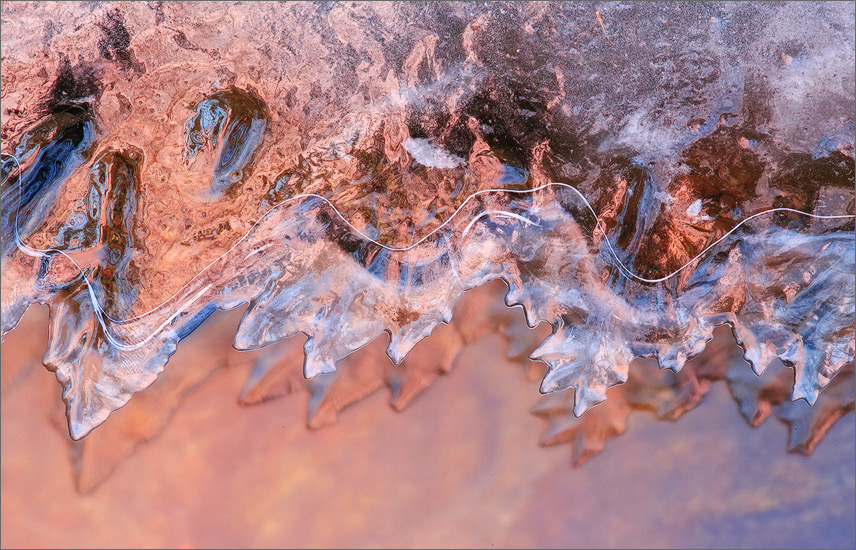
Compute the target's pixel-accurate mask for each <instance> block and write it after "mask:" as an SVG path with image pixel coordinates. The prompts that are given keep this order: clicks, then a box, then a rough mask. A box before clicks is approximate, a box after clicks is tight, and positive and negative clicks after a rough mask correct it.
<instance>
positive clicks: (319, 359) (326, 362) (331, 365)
mask: <svg viewBox="0 0 856 550" xmlns="http://www.w3.org/2000/svg"><path fill="white" fill-rule="evenodd" d="M315 346H316V344H315V341H314V337H312V336H310V337H309V338H308V339H307V340H306V343H305V344H304V345H303V350H304V352H305V353H306V358H305V359H304V361H303V375H304V376H305V377H306V378H308V379H312V378H315V377H316V376H318V375H319V374H328V373H331V372H335V371H336V362H335V361H333V360H332V359H331V358H330V357H329V356H326V355H321V354H320V353H319V352H318V351H317V350H316V349H315Z"/></svg>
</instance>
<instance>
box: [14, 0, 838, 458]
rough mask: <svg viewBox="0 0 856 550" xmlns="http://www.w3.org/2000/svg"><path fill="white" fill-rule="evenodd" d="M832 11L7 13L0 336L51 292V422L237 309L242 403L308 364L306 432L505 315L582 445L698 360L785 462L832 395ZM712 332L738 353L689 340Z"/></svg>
mask: <svg viewBox="0 0 856 550" xmlns="http://www.w3.org/2000/svg"><path fill="white" fill-rule="evenodd" d="M595 9H597V13H595ZM853 17H854V12H853V5H852V4H848V3H844V4H835V3H832V4H806V3H786V4H783V5H778V4H771V3H764V4H752V3H745V4H727V5H726V4H703V3H693V4H664V5H660V4H640V3H633V4H627V5H625V4H610V5H604V6H603V7H602V9H601V6H599V5H598V6H595V5H593V4H574V3H557V4H553V3H546V4H545V3H537V4H535V3H520V4H503V3H491V4H478V3H452V4H438V3H415V2H414V3H402V4H385V3H382V4H328V3H290V4H284V5H280V4H272V3H263V4H250V5H235V6H231V5H229V6H227V5H225V4H220V5H215V6H213V7H211V8H210V9H209V8H208V7H203V6H202V5H199V4H195V3H181V4H179V3H160V2H154V3H146V4H142V3H136V4H115V5H114V4H109V3H107V4H87V3H60V4H43V5H42V4H39V5H32V4H3V8H2V18H3V19H2V22H3V39H2V55H3V59H2V61H3V68H4V70H3V75H2V102H3V107H2V150H3V152H4V156H3V159H2V161H3V164H2V172H3V188H2V193H3V197H2V198H3V210H2V220H0V221H1V222H2V227H1V229H2V239H3V240H2V282H3V291H2V331H3V333H6V332H8V331H9V330H11V329H13V328H14V327H15V325H16V324H17V323H18V320H19V319H20V318H21V316H22V315H23V314H24V312H25V311H26V309H27V308H28V307H29V306H30V305H31V304H35V303H38V304H46V305H48V306H49V307H50V311H51V313H50V338H49V341H48V344H47V351H46V353H45V356H44V360H43V363H44V365H45V366H46V367H47V368H48V369H49V370H51V371H52V372H55V373H56V376H57V379H58V380H59V381H60V383H61V384H62V386H63V400H64V401H65V404H66V410H67V416H68V422H69V430H70V433H71V435H72V437H73V438H75V439H78V438H82V437H84V436H86V435H87V434H88V433H89V432H90V431H92V430H93V429H94V428H95V427H97V426H98V425H99V424H101V423H103V422H104V421H105V420H106V419H107V417H108V415H109V414H110V413H111V412H112V411H115V410H116V409H118V408H120V407H122V406H123V405H125V404H126V403H127V402H128V400H129V399H131V396H132V394H134V393H136V392H139V391H141V390H144V389H145V388H147V387H148V386H149V385H151V384H152V383H153V382H154V381H155V379H156V378H157V376H158V374H160V373H161V372H162V371H163V370H164V368H166V369H170V368H171V365H168V364H167V360H168V358H169V357H170V356H171V355H172V354H173V353H174V352H175V351H176V346H177V345H178V343H179V341H180V340H181V339H182V338H184V337H186V336H187V335H188V334H189V333H190V332H192V331H193V330H194V329H196V328H197V327H198V326H199V325H200V323H202V322H203V321H204V320H205V319H206V318H207V317H208V316H209V315H211V314H212V313H213V312H214V311H215V310H217V309H232V308H236V307H238V306H241V305H243V304H247V303H248V304H249V305H248V307H247V310H246V312H245V313H244V316H243V319H242V321H241V323H240V325H239V326H238V328H237V332H236V334H235V336H234V345H235V347H236V348H238V349H243V350H251V349H257V348H261V347H265V346H270V347H268V348H266V351H264V352H263V354H262V356H261V358H260V359H258V360H257V361H256V363H255V368H254V370H253V372H252V374H251V376H250V379H249V380H248V382H247V384H246V386H245V388H244V391H243V393H242V396H241V399H242V401H244V402H246V403H252V402H258V401H263V400H266V399H269V398H271V397H274V396H277V395H281V394H283V393H288V392H289V391H291V390H293V389H294V388H297V387H303V386H304V385H308V387H309V388H310V391H311V392H312V393H313V395H314V396H316V397H315V398H314V399H315V401H314V405H313V404H312V403H310V409H311V411H310V412H311V420H310V424H314V425H320V424H324V423H328V422H329V421H331V420H333V419H335V416H336V412H338V410H340V409H341V408H342V407H344V406H346V405H347V404H349V403H352V402H354V401H355V400H357V399H360V398H362V397H364V396H365V395H368V394H370V393H373V392H374V391H375V390H376V389H378V388H380V387H382V386H384V385H386V386H389V387H390V388H391V390H392V392H393V404H394V405H395V406H396V408H402V407H404V406H405V405H406V404H407V403H409V402H410V400H411V399H412V398H413V396H415V395H416V394H417V393H419V391H421V390H422V389H424V388H425V387H426V386H427V385H428V384H430V383H431V381H432V380H433V379H434V378H435V377H436V376H437V375H438V374H440V373H443V372H447V371H449V370H450V369H451V367H452V365H453V363H454V361H455V358H456V357H457V356H458V354H459V353H460V352H461V350H463V349H464V348H465V347H466V346H467V345H468V344H469V343H471V342H473V341H475V340H476V339H477V338H478V337H480V336H481V335H483V334H485V333H487V332H502V333H504V334H505V335H506V337H507V338H508V339H509V340H510V349H509V353H510V354H511V355H512V356H514V357H521V358H525V357H527V356H531V358H532V359H535V360H541V361H543V362H544V363H546V365H547V367H548V368H547V371H546V373H545V374H544V377H543V381H542V383H541V391H542V392H544V393H548V392H554V391H557V390H564V389H568V388H574V389H573V391H567V392H560V393H557V394H555V395H550V396H547V397H545V398H543V399H542V402H541V404H540V405H538V406H537V407H536V409H535V413H536V414H538V415H540V416H543V417H545V418H546V419H547V420H548V424H549V428H548V432H547V435H545V439H544V441H545V443H557V442H569V441H570V442H574V444H575V461H576V462H583V461H584V460H585V459H587V458H589V457H590V456H593V455H594V454H596V453H597V452H598V451H599V450H600V449H601V448H602V445H603V441H604V440H605V439H606V438H608V437H611V436H612V435H615V434H618V433H621V432H623V431H624V421H625V419H626V417H627V415H628V414H629V412H630V410H632V409H634V408H636V409H648V410H652V411H654V412H655V413H656V414H657V415H658V416H659V417H662V418H672V419H673V418H677V417H678V416H680V415H681V414H682V413H683V412H685V411H686V410H689V409H691V408H693V407H694V406H695V405H697V404H698V403H699V402H700V400H701V399H702V397H703V396H704V395H705V393H706V392H707V388H708V386H709V385H710V383H712V382H714V381H717V380H723V379H724V380H726V381H727V382H728V385H729V388H730V390H731V393H732V395H733V396H734V397H735V399H736V400H737V401H738V402H739V404H740V407H741V412H742V414H743V415H744V416H745V417H746V419H747V420H748V421H750V422H752V423H753V424H758V423H760V422H761V421H763V420H764V419H765V418H766V417H767V416H768V415H770V414H775V415H776V416H778V417H779V418H780V419H782V420H784V421H785V422H787V423H789V425H791V426H792V427H793V431H792V434H791V443H790V447H791V448H792V449H793V450H800V451H802V452H806V453H808V452H811V450H812V449H813V448H814V445H815V444H816V443H817V441H818V439H819V438H820V437H821V436H822V435H823V434H824V433H825V432H826V430H827V429H828V428H829V426H830V425H831V424H832V423H833V422H834V421H835V420H836V419H837V418H839V417H840V416H841V415H842V414H844V413H846V412H847V411H849V410H852V409H853V382H852V380H853V379H852V377H853V368H852V361H853V356H854V272H855V270H854V221H853V212H854V180H853V178H854V117H853V108H854V69H853V66H854V53H853V50H854V42H853ZM498 280H502V281H503V282H504V283H505V286H504V287H503V286H499V287H497V286H495V285H491V284H490V282H491V281H494V282H496V284H499V283H498V282H497V281H498ZM483 285H487V288H485V287H484V286H483ZM480 287H481V288H482V289H483V290H478V291H474V292H473V293H468V294H466V295H464V292H465V291H469V290H473V289H478V288H480ZM459 300H460V303H458V302H459ZM456 304H457V305H458V309H457V310H455V309H454V308H455V306H456ZM506 305H508V306H517V305H519V306H522V308H523V310H524V312H525V319H526V323H527V324H528V325H529V327H531V328H534V327H537V326H538V325H539V324H541V325H542V326H541V328H540V330H528V329H526V328H525V327H524V326H520V325H519V323H517V324H515V323H511V322H510V321H508V319H509V315H512V313H509V312H512V311H515V310H512V309H508V308H506V307H505V306H506ZM459 311H463V312H464V313H463V314H462V313H460V312H459ZM453 312H455V313H454V314H453ZM545 325H548V326H549V327H550V328H549V331H548V330H547V329H545ZM720 325H729V326H730V327H731V331H732V333H733V336H734V338H736V340H737V342H738V343H739V344H740V345H741V346H742V348H743V353H741V354H738V355H734V354H735V351H734V348H733V347H729V346H727V345H725V344H721V345H716V346H708V347H710V349H709V353H708V356H709V357H710V358H709V359H703V358H702V357H700V358H699V359H698V360H695V361H694V360H692V358H693V357H696V356H698V355H699V353H701V352H702V350H704V349H705V346H706V345H707V343H708V342H709V341H711V339H712V338H713V337H714V332H715V331H716V330H718V331H720V333H722V335H721V336H720V339H721V340H722V341H728V335H727V332H728V331H727V329H725V328H720V329H717V327H718V326H720ZM722 331H725V332H722ZM384 332H385V333H387V334H388V335H389V336H388V341H387V337H386V336H382V335H383V333H384ZM547 332H549V334H548V333H547ZM298 333H302V334H304V335H305V336H306V340H305V342H303V343H300V342H296V340H295V339H293V338H292V339H286V338H288V337H291V336H294V335H297V334H298ZM432 333H433V334H432ZM429 335H432V336H431V338H429V339H428V340H426V341H425V345H426V346H433V347H432V348H431V349H432V351H430V352H423V353H421V354H417V355H416V356H411V355H408V353H409V352H410V350H411V349H412V348H413V347H414V346H416V345H417V344H418V343H419V342H420V341H422V340H423V339H425V338H426V337H428V336H429ZM379 336H381V338H380V339H378V337H379ZM284 339H285V340H284ZM301 348H302V350H303V351H305V359H304V360H303V374H304V375H305V376H306V377H307V378H311V379H312V380H311V381H309V382H306V381H305V380H304V379H303V377H302V376H300V372H296V371H295V368H294V367H295V365H296V364H298V363H299V362H297V363H296V362H295V361H294V360H292V359H291V358H292V357H293V355H294V353H295V351H296V352H300V351H301ZM357 350H361V351H359V352H357ZM717 350H724V351H717ZM354 352H357V353H354ZM384 352H385V354H386V355H387V356H388V357H389V358H390V359H391V360H392V361H393V362H394V363H395V364H396V365H399V366H393V365H392V364H390V363H389V362H388V361H387V360H386V359H385V358H384V357H383V355H384ZM639 357H647V358H654V359H656V361H657V363H658V364H659V367H660V368H661V369H668V371H661V370H658V369H657V368H656V367H655V366H654V365H655V363H653V362H650V361H649V362H644V361H638V360H637V361H635V362H634V360H635V359H636V358H639ZM744 359H745V361H744ZM747 361H748V362H747ZM631 363H633V365H632V366H631ZM770 365H773V370H774V371H775V372H771V373H768V375H767V376H765V377H763V378H758V377H757V376H756V375H755V374H753V373H752V370H754V371H755V373H757V374H761V373H763V372H764V371H765V370H766V369H767V368H768V366H770ZM782 365H785V366H788V367H791V368H792V369H793V371H791V370H789V369H782V368H781V367H782ZM750 366H751V368H750ZM334 371H336V374H333V373H334ZM670 371H671V372H670ZM836 375H837V376H836ZM830 381H832V382H830ZM622 383H626V384H625V385H624V386H622V389H621V390H620V391H618V392H616V391H613V392H610V393H609V399H607V401H606V404H604V405H601V406H599V407H597V408H594V409H593V410H591V411H589V412H587V413H586V411H587V410H588V409H590V408H591V407H593V406H594V405H597V404H598V403H600V402H602V401H604V399H606V398H607V390H608V389H609V388H610V387H612V386H615V385H617V384H622ZM830 384H831V387H829V388H827V386H828V385H830ZM342 388H344V389H342ZM825 388H827V389H825ZM337 392H340V393H337ZM821 392H823V393H821ZM180 395H183V393H182V392H176V394H175V396H174V398H175V399H179V396H180ZM791 399H793V400H796V399H804V400H805V401H807V402H808V403H810V404H814V403H815V402H816V401H817V404H816V405H815V406H814V407H813V408H810V407H808V405H805V403H802V402H792V401H791ZM325 403H326V405H324V404H325ZM325 406H326V407H327V408H326V409H325V408H324V407H325ZM313 407H314V409H313ZM319 411H320V412H319ZM325 411H326V412H325ZM583 413H586V414H585V415H583ZM578 417H579V418H578Z"/></svg>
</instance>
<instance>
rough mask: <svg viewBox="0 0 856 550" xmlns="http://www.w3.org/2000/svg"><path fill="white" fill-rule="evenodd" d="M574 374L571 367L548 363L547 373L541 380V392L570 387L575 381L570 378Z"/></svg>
mask: <svg viewBox="0 0 856 550" xmlns="http://www.w3.org/2000/svg"><path fill="white" fill-rule="evenodd" d="M573 374H574V372H573V368H571V367H567V366H555V363H552V362H551V364H550V368H549V369H548V370H547V374H545V375H544V379H543V380H542V381H541V388H540V391H541V393H553V392H557V391H562V390H566V389H568V388H570V387H571V386H573V385H574V384H575V383H576V380H574V379H572V375H573Z"/></svg>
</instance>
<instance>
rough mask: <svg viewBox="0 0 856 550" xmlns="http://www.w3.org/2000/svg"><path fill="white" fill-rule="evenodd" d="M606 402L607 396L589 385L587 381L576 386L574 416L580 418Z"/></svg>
mask: <svg viewBox="0 0 856 550" xmlns="http://www.w3.org/2000/svg"><path fill="white" fill-rule="evenodd" d="M604 401H606V394H605V393H604V392H602V391H600V390H598V389H595V388H592V387H591V386H589V385H587V384H586V383H585V381H584V382H583V383H581V384H580V385H578V386H574V416H576V417H577V418H579V417H580V416H582V415H583V414H584V413H585V412H586V411H587V410H589V409H590V408H592V407H594V406H595V405H597V404H599V403H603V402H604Z"/></svg>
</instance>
